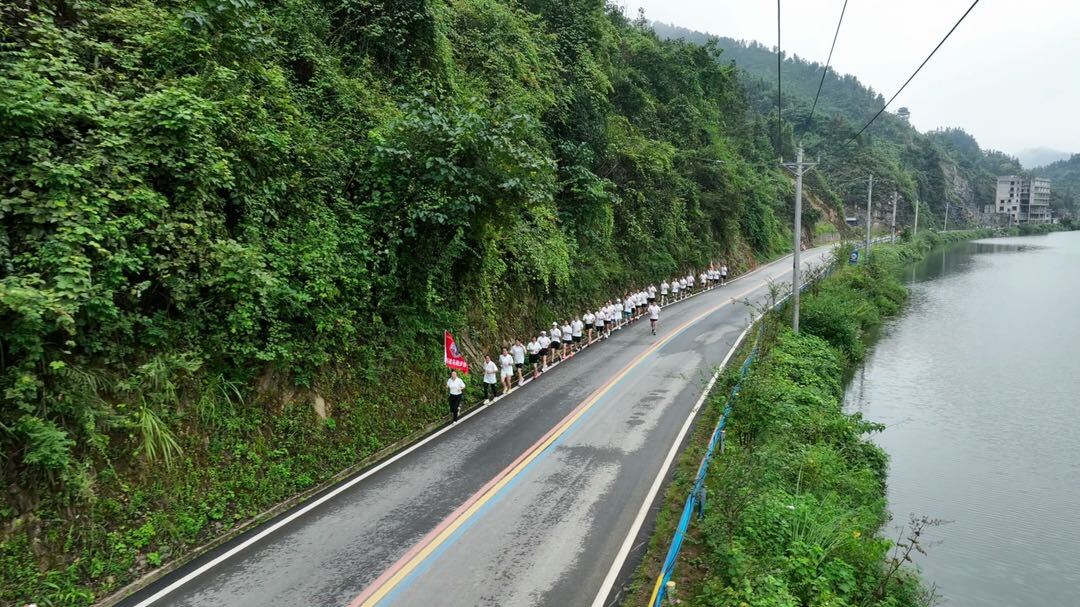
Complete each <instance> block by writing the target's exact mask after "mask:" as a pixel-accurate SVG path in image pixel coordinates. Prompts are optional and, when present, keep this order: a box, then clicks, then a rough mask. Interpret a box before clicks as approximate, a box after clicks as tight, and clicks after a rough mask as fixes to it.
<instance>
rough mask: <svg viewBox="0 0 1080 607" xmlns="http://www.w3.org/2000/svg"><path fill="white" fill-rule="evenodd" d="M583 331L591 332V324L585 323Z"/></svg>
mask: <svg viewBox="0 0 1080 607" xmlns="http://www.w3.org/2000/svg"><path fill="white" fill-rule="evenodd" d="M585 330H586V331H592V323H591V322H587V323H585Z"/></svg>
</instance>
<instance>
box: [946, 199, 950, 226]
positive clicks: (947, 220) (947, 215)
mask: <svg viewBox="0 0 1080 607" xmlns="http://www.w3.org/2000/svg"><path fill="white" fill-rule="evenodd" d="M950 202H951V201H950V200H949V199H948V198H946V199H945V231H946V232H948V231H949V203H950Z"/></svg>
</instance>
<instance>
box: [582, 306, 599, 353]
mask: <svg viewBox="0 0 1080 607" xmlns="http://www.w3.org/2000/svg"><path fill="white" fill-rule="evenodd" d="M582 320H583V321H585V345H586V346H587V345H589V344H591V343H592V330H593V325H595V324H596V314H593V313H592V312H586V313H585V316H584V317H582Z"/></svg>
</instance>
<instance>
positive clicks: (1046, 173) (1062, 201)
mask: <svg viewBox="0 0 1080 607" xmlns="http://www.w3.org/2000/svg"><path fill="white" fill-rule="evenodd" d="M1032 172H1033V173H1034V174H1036V175H1039V176H1042V177H1049V178H1050V181H1051V189H1050V204H1051V206H1054V207H1056V208H1060V209H1064V210H1066V211H1068V212H1070V213H1073V214H1074V216H1075V213H1076V212H1077V211H1078V210H1080V154H1073V155H1072V156H1071V157H1069V159H1068V160H1059V161H1057V162H1053V163H1050V164H1048V165H1046V166H1044V167H1039V168H1037V169H1035V170H1034V171H1032Z"/></svg>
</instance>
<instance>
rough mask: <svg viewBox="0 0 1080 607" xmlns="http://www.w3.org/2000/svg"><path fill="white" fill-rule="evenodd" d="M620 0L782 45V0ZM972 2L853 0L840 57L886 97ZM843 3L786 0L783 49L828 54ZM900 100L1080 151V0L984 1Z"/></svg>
mask: <svg viewBox="0 0 1080 607" xmlns="http://www.w3.org/2000/svg"><path fill="white" fill-rule="evenodd" d="M617 2H618V3H619V5H620V6H623V7H624V8H625V10H626V12H627V14H628V15H630V16H635V15H636V14H637V10H638V7H643V8H644V9H645V16H646V18H648V19H650V20H653V21H663V22H665V23H674V24H675V25H680V26H683V27H688V28H692V29H696V30H699V31H706V32H709V33H711V34H716V35H720V36H729V37H732V38H741V39H748V40H758V41H761V42H762V43H764V44H766V45H768V46H770V47H773V46H775V45H776V2H775V1H774V0H617ZM971 2H972V0H904V1H897V0H891V1H888V2H886V1H883V0H849V1H848V7H847V14H846V15H845V17H844V24H843V27H842V29H841V30H840V38H839V40H838V42H837V44H836V51H835V53H834V54H833V66H834V67H835V68H836V69H837V70H838V71H840V72H847V73H851V74H854V75H856V76H857V77H858V78H859V80H860V81H862V82H863V83H864V84H867V85H869V86H871V87H873V88H874V90H875V91H878V92H880V93H882V94H883V95H884V96H885V98H886V99H888V98H889V97H891V96H892V94H893V93H895V92H896V90H897V89H898V88H899V87H900V85H901V84H903V82H904V80H906V79H907V77H908V76H910V75H911V73H912V72H913V71H914V70H915V68H916V67H918V65H919V63H921V62H922V60H923V59H925V58H926V56H927V55H928V54H929V53H930V51H931V50H932V49H933V48H934V45H936V44H937V43H938V41H940V40H941V38H942V37H943V36H944V35H945V33H946V32H948V31H949V28H950V27H952V25H953V24H954V23H955V22H956V20H957V19H959V18H960V15H962V14H963V13H964V11H965V10H967V8H968V6H970V5H971ZM842 5H843V0H786V1H783V2H782V8H783V16H782V21H781V25H782V35H783V46H784V51H785V52H787V53H789V54H797V55H799V56H800V57H805V58H806V59H810V60H816V61H819V62H821V63H824V62H825V58H826V57H827V56H828V53H829V44H830V43H831V42H832V36H833V32H834V30H835V28H836V20H837V18H838V17H839V16H840V7H841V6H842ZM826 86H827V85H826ZM901 106H907V107H908V108H910V110H911V119H912V123H913V124H914V125H915V126H916V127H917V128H918V129H919V130H922V131H926V130H929V129H933V128H937V127H945V126H958V127H961V128H963V129H964V130H966V131H968V132H969V133H971V134H972V135H974V136H975V138H976V139H978V140H979V143H980V144H981V145H982V146H983V147H984V148H994V149H999V150H1002V151H1005V152H1008V153H1010V154H1016V153H1017V152H1019V151H1021V150H1023V149H1025V148H1033V147H1043V146H1045V147H1051V148H1057V149H1059V150H1063V151H1067V152H1080V115H1078V113H1077V110H1078V108H1080V2H1075V1H1074V0H1022V1H1019V0H982V1H981V2H979V5H978V6H976V7H975V10H973V11H972V12H971V14H970V15H968V18H967V19H966V20H964V22H963V23H962V24H961V25H960V27H959V28H958V29H957V30H956V32H954V33H953V35H952V36H951V37H950V38H949V40H948V41H947V42H946V43H945V45H944V46H943V47H942V48H941V50H939V51H938V53H937V55H935V56H934V58H933V59H931V60H930V63H928V64H927V65H926V67H925V68H923V70H922V72H920V73H919V75H918V76H917V77H916V78H915V80H913V81H912V82H911V84H910V85H908V88H907V89H905V91H904V92H903V94H901V95H900V97H898V98H897V100H896V101H895V102H894V104H893V105H892V106H890V108H889V109H890V110H895V109H896V108H898V107H901ZM869 119H870V117H869V116H868V117H867V120H869Z"/></svg>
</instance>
